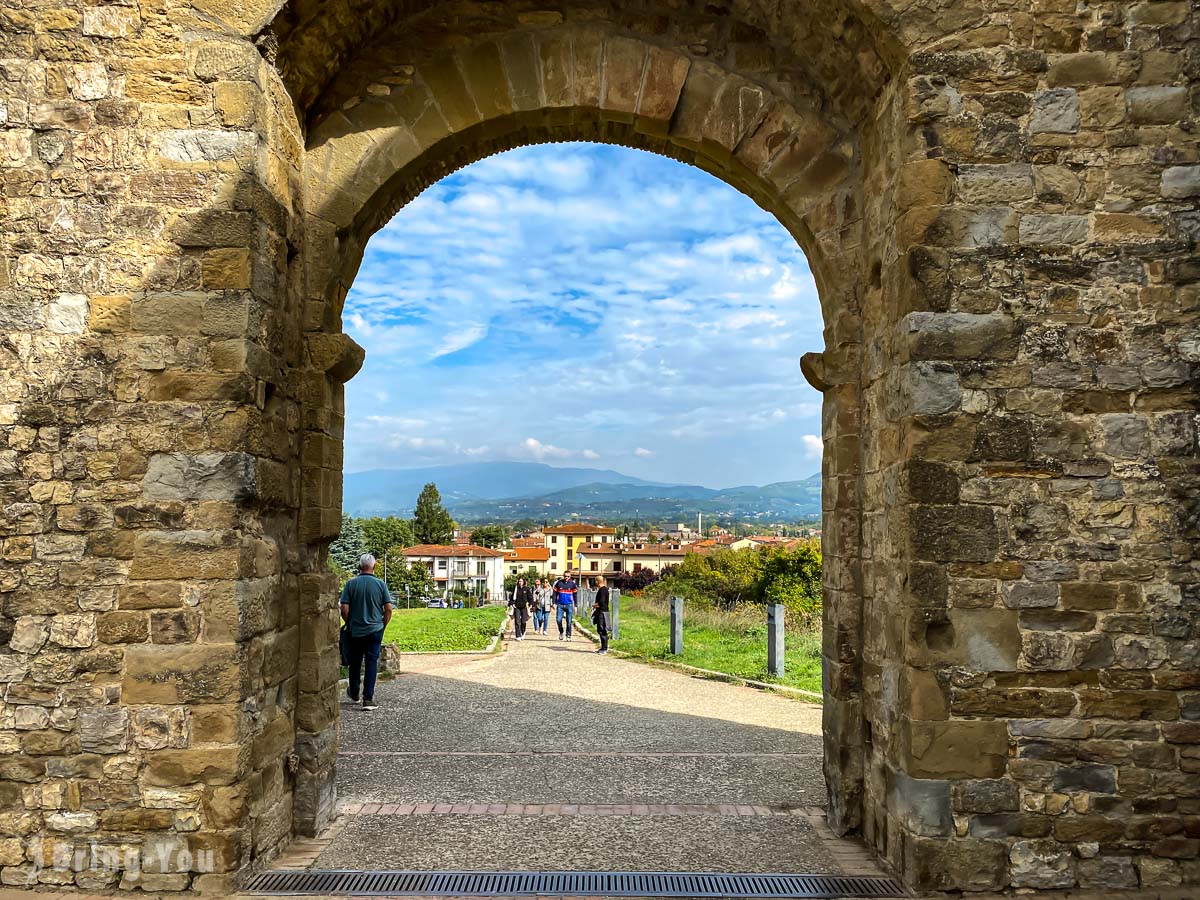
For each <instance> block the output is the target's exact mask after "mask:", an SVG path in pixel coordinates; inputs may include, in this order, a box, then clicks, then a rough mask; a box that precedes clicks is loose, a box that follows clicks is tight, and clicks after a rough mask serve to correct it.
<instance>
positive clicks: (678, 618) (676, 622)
mask: <svg viewBox="0 0 1200 900" xmlns="http://www.w3.org/2000/svg"><path fill="white" fill-rule="evenodd" d="M671 653H672V655H674V656H682V655H683V598H682V597H672V598H671Z"/></svg>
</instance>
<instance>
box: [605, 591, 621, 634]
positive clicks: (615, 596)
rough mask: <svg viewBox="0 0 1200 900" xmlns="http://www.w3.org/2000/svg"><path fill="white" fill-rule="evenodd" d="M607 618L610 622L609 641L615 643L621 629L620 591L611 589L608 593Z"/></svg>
mask: <svg viewBox="0 0 1200 900" xmlns="http://www.w3.org/2000/svg"><path fill="white" fill-rule="evenodd" d="M608 617H609V618H610V619H611V620H612V633H611V634H609V636H608V639H609V641H610V642H611V641H615V640H616V639H617V636H618V634H619V632H620V629H621V589H620V588H611V589H609V592H608Z"/></svg>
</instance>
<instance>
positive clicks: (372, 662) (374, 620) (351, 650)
mask: <svg viewBox="0 0 1200 900" xmlns="http://www.w3.org/2000/svg"><path fill="white" fill-rule="evenodd" d="M339 605H340V607H341V612H342V621H343V622H345V623H346V632H347V635H346V650H347V656H348V657H349V659H348V666H349V669H350V684H349V686H348V687H347V688H346V699H347V700H348V701H350V702H351V703H358V702H359V697H360V696H361V697H362V708H363V709H378V706H377V705H376V703H375V679H376V677H377V676H378V675H379V651H380V648H381V647H382V646H383V631H384V629H385V628H387V623H388V622H390V621H391V620H392V596H391V594H389V593H388V589H387V585H386V584H384V583H383V582H382V581H381V580H380V579H378V578H376V577H375V557H374V556H372V555H371V554H370V553H364V554H363V555H362V556H360V557H359V558H358V574H357V575H355V576H354V577H353V578H351V579H350V580H349V581H347V582H346V586H345V587H344V588H342V596H341V602H340V604H339ZM360 675H361V678H362V681H361V685H360V682H359V678H360ZM360 687H361V693H360Z"/></svg>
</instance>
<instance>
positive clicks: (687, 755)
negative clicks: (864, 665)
mask: <svg viewBox="0 0 1200 900" xmlns="http://www.w3.org/2000/svg"><path fill="white" fill-rule="evenodd" d="M338 756H349V757H354V756H411V757H513V758H522V757H524V758H533V757H555V758H558V757H566V758H569V759H671V758H673V757H679V758H684V759H757V758H762V759H820V758H821V754H820V753H790V752H786V753H785V752H779V753H773V752H761V753H760V752H751V751H747V752H719V751H712V752H710V751H699V750H698V751H684V752H676V751H654V750H600V751H591V750H342V751H340V752H339V753H338Z"/></svg>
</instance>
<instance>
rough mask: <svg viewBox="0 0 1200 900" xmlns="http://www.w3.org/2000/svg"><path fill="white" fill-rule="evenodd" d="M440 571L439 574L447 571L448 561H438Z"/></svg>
mask: <svg viewBox="0 0 1200 900" xmlns="http://www.w3.org/2000/svg"><path fill="white" fill-rule="evenodd" d="M438 571H439V572H445V571H446V560H444V559H439V560H438Z"/></svg>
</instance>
